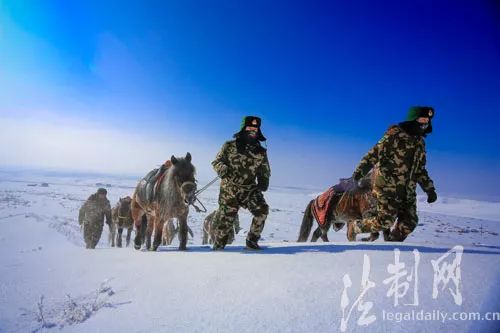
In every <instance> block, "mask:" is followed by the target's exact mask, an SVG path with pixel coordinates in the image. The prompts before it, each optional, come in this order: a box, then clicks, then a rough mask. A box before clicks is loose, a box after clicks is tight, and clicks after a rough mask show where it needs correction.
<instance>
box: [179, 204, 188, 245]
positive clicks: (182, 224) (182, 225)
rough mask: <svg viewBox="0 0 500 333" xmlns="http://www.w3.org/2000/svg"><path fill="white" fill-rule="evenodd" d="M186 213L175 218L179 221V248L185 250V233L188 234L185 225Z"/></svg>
mask: <svg viewBox="0 0 500 333" xmlns="http://www.w3.org/2000/svg"><path fill="white" fill-rule="evenodd" d="M187 213H188V212H186V214H185V215H184V216H182V217H179V218H178V219H177V220H178V221H179V250H180V251H185V250H187V246H186V245H187V235H188V225H187Z"/></svg>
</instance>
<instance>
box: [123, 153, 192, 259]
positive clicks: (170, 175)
mask: <svg viewBox="0 0 500 333" xmlns="http://www.w3.org/2000/svg"><path fill="white" fill-rule="evenodd" d="M170 161H171V162H172V166H171V167H169V168H168V170H167V171H165V172H166V175H165V177H164V179H163V181H162V183H161V184H160V185H159V186H158V191H157V193H156V195H155V197H154V198H152V199H151V200H149V201H148V200H147V193H146V191H147V189H146V185H147V182H146V180H144V179H142V180H141V181H140V182H139V183H138V184H137V186H136V189H135V192H134V194H133V196H132V206H131V207H132V218H133V219H134V224H135V228H136V236H135V240H134V243H135V244H134V247H135V249H137V250H139V249H140V248H141V246H142V241H141V238H142V237H143V235H144V233H145V232H146V233H147V234H146V248H147V249H151V250H153V251H156V250H157V249H158V246H159V245H160V243H161V238H162V237H161V236H162V230H163V224H164V223H165V222H166V221H168V220H170V219H173V218H177V221H179V240H180V241H179V250H186V244H187V233H188V225H187V216H188V213H189V204H191V203H192V202H193V201H194V200H195V192H196V180H195V172H196V169H195V167H194V166H193V165H192V164H191V154H190V153H187V154H186V157H184V158H176V157H175V156H172V157H171V159H170ZM144 213H145V214H146V215H147V219H148V227H147V230H144V227H141V216H142V215H143V214H144ZM153 229H154V241H153V246H152V247H151V234H152V233H153Z"/></svg>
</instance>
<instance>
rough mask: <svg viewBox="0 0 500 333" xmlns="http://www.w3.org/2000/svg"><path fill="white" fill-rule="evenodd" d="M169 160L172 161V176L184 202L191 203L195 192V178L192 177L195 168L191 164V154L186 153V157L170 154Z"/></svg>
mask: <svg viewBox="0 0 500 333" xmlns="http://www.w3.org/2000/svg"><path fill="white" fill-rule="evenodd" d="M170 161H172V173H173V174H172V177H173V178H174V180H175V182H176V183H177V184H179V186H180V189H181V195H182V198H183V199H184V202H186V203H187V204H191V203H193V202H194V200H195V192H196V179H195V178H194V176H195V174H196V169H195V167H194V165H193V164H191V154H190V153H187V154H186V157H180V158H177V157H175V156H173V155H172V157H171V158H170Z"/></svg>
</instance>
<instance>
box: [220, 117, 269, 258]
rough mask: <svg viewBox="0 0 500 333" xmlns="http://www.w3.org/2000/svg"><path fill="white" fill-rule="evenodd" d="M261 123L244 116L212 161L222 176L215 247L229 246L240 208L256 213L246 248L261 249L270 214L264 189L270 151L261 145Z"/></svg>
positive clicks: (262, 138) (263, 138)
mask: <svg viewBox="0 0 500 333" xmlns="http://www.w3.org/2000/svg"><path fill="white" fill-rule="evenodd" d="M260 126H261V119H260V118H259V117H254V116H247V117H244V118H243V121H242V124H241V127H240V131H239V132H238V133H236V134H234V140H231V141H227V142H226V143H224V145H223V146H222V148H221V150H220V151H219V153H218V154H217V156H216V158H215V160H214V161H213V162H212V166H213V167H214V169H215V171H216V172H217V174H218V175H219V177H220V178H221V184H220V192H219V209H218V210H217V212H216V214H215V217H214V221H213V228H214V235H215V242H214V247H213V248H214V250H222V249H224V247H225V246H226V244H227V241H228V237H229V234H230V233H231V232H232V230H233V225H234V224H235V223H236V220H237V218H238V210H239V209H240V207H242V208H246V209H248V210H249V211H250V212H251V213H252V215H253V220H252V225H251V226H250V231H249V232H248V234H247V239H246V245H247V248H248V249H252V250H259V249H260V246H259V245H258V243H257V242H258V241H259V239H260V235H261V233H262V230H263V229H264V223H265V221H266V218H267V215H268V214H269V206H268V205H267V203H266V201H265V199H264V195H263V193H262V192H265V191H267V188H268V187H269V178H270V176H271V168H270V166H269V161H268V159H267V150H266V149H265V148H264V147H262V146H261V144H260V142H261V141H265V140H266V138H265V137H264V135H263V134H262V131H261V129H260Z"/></svg>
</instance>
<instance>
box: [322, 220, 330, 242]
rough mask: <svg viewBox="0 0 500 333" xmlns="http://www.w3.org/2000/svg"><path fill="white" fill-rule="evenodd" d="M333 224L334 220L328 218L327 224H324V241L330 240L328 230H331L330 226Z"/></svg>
mask: <svg viewBox="0 0 500 333" xmlns="http://www.w3.org/2000/svg"><path fill="white" fill-rule="evenodd" d="M331 225H332V221H330V220H328V222H327V223H326V225H324V226H323V227H322V228H321V239H322V240H323V242H329V241H330V240H329V239H328V230H330V226H331Z"/></svg>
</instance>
